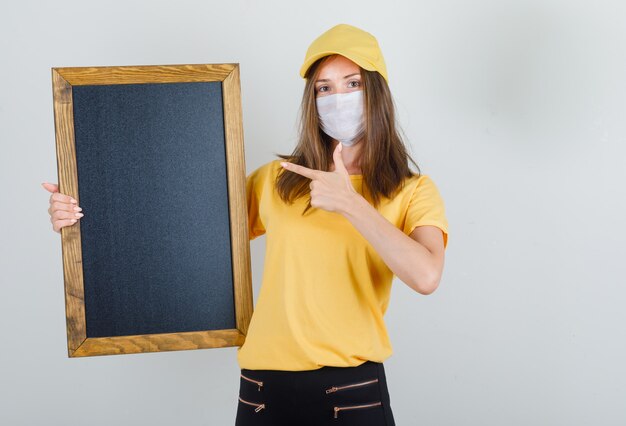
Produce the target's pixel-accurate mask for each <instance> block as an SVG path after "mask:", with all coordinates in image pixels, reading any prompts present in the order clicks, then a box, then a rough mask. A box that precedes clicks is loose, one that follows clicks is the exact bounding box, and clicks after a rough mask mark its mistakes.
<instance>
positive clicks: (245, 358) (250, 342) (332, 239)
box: [237, 160, 448, 371]
mask: <svg viewBox="0 0 626 426" xmlns="http://www.w3.org/2000/svg"><path fill="white" fill-rule="evenodd" d="M280 161H282V160H273V161H270V162H269V163H266V164H265V165H263V166H261V167H259V168H258V169H256V170H255V171H253V172H252V173H251V174H250V175H249V176H248V178H247V181H246V186H247V197H248V217H249V231H250V239H254V238H256V237H258V236H260V235H263V234H266V254H265V265H264V270H263V281H262V283H261V288H260V290H259V296H258V300H257V302H256V306H255V308H254V313H253V315H252V319H251V322H250V326H249V329H248V334H247V336H246V339H245V342H244V344H243V345H242V346H241V347H239V348H237V359H238V363H239V366H240V368H245V369H249V370H259V369H267V370H291V371H295V370H315V369H318V368H321V367H323V366H343V367H347V366H357V365H360V364H362V363H363V362H365V361H367V360H371V361H377V362H383V361H384V360H385V359H387V358H388V357H389V356H391V354H392V348H391V343H390V341H389V336H388V334H387V329H386V326H385V322H384V320H383V315H384V314H385V311H386V310H387V305H388V304H389V296H390V292H391V282H392V278H393V272H392V271H391V270H390V269H389V267H387V265H386V264H385V263H384V262H383V260H382V259H381V257H380V256H379V255H378V254H377V253H376V251H375V250H374V249H373V247H372V246H371V245H370V244H369V242H368V241H367V240H366V239H365V238H364V237H363V236H362V235H361V234H360V233H359V232H358V231H357V230H356V228H355V227H354V226H353V225H352V224H351V223H350V221H348V219H346V218H345V217H343V216H342V215H341V214H339V213H335V212H329V211H326V210H324V209H320V208H314V207H312V208H311V209H310V210H309V211H308V212H307V213H306V215H305V216H302V211H303V209H304V207H305V206H306V204H307V201H308V200H307V199H308V197H301V198H300V199H298V200H297V201H296V202H294V203H293V204H292V205H289V204H287V203H285V202H283V201H282V199H281V198H280V196H279V195H278V192H277V191H276V190H275V189H274V180H275V178H276V175H277V174H278V171H279V170H280V169H281V168H282V166H281V165H280ZM350 180H351V181H352V184H353V186H354V188H355V190H356V191H357V192H359V193H360V194H362V195H363V191H362V181H363V178H362V176H361V175H351V176H350ZM365 197H366V199H367V200H368V201H370V204H371V199H370V198H369V197H367V196H365ZM382 200H383V201H382V202H381V204H379V207H378V208H377V210H378V212H379V213H380V214H382V215H383V216H384V217H385V218H386V219H387V220H389V221H390V222H391V223H392V224H394V225H395V226H396V227H397V228H399V229H401V230H403V232H404V233H406V234H407V235H408V234H410V233H411V231H413V229H414V228H415V227H416V226H420V225H434V226H437V227H438V228H440V229H441V230H442V231H443V237H444V247H445V246H447V242H448V223H447V220H446V216H445V211H444V203H443V200H442V198H441V196H440V194H439V191H438V190H437V187H436V186H435V184H434V183H433V181H432V180H431V179H430V178H429V177H428V176H427V175H421V176H420V177H412V178H407V180H406V183H405V186H404V188H403V189H402V190H401V191H400V192H399V193H397V195H396V196H395V197H394V198H393V199H388V198H383V199H382Z"/></svg>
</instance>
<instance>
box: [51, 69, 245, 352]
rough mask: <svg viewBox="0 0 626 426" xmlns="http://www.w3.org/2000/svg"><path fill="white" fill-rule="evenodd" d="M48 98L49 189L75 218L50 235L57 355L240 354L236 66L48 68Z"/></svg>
mask: <svg viewBox="0 0 626 426" xmlns="http://www.w3.org/2000/svg"><path fill="white" fill-rule="evenodd" d="M185 71H186V73H185ZM202 71H205V72H204V73H202ZM61 80H63V81H61ZM72 80H73V81H72ZM235 80H236V81H235ZM72 83H73V84H72ZM233 83H236V84H233ZM233 86H235V87H233ZM53 88H54V94H55V124H56V136H57V138H56V139H57V140H56V141H57V161H58V165H59V190H60V192H62V193H66V194H68V195H72V196H74V198H76V199H77V200H78V202H79V205H80V206H81V207H82V208H83V213H84V215H85V216H84V217H83V218H81V219H80V220H79V221H78V222H77V223H76V224H74V225H73V226H71V227H67V228H63V229H62V244H63V253H64V269H65V271H64V278H65V279H64V282H65V290H66V317H67V327H68V354H69V356H70V357H75V356H92V355H106V354H120V353H135V352H155V351H162V350H180V349H198V348H210V347H223V346H234V345H241V344H242V343H243V338H244V336H245V332H246V330H247V325H248V323H249V318H250V315H251V310H252V307H251V283H250V272H249V271H250V267H249V246H248V243H247V241H248V237H247V229H248V227H247V222H246V219H247V214H246V209H245V198H244V192H245V190H244V186H243V183H244V182H245V167H242V166H243V164H244V162H243V140H242V131H241V127H242V126H241V107H240V94H239V79H238V66H237V65H231V66H230V67H229V66H228V64H219V65H214V64H213V65H187V66H143V67H95V68H94V67H91V68H53ZM244 241H245V244H242V243H243V242H244ZM77 267H78V268H77ZM77 269H78V270H77ZM77 293H78V294H77ZM77 296H78V297H77ZM76 299H77V300H76ZM77 305H78V306H77Z"/></svg>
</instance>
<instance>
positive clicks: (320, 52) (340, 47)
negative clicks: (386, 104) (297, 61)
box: [300, 24, 389, 83]
mask: <svg viewBox="0 0 626 426" xmlns="http://www.w3.org/2000/svg"><path fill="white" fill-rule="evenodd" d="M334 54H339V55H341V56H345V57H346V58H348V59H350V60H351V61H352V62H354V63H356V64H357V65H359V66H360V67H361V68H364V69H366V70H368V71H378V72H379V73H380V75H382V76H383V77H384V78H385V80H386V81H387V83H388V82H389V79H388V78H387V66H386V65H385V59H384V58H383V52H382V51H381V50H380V47H379V46H378V41H377V40H376V38H375V37H374V36H373V35H371V34H370V33H368V32H366V31H363V30H361V29H359V28H357V27H353V26H352V25H348V24H339V25H335V26H334V27H332V28H331V29H329V30H328V31H326V32H325V33H323V34H322V35H321V36H319V37H318V38H316V39H315V40H314V41H313V43H311V45H310V46H309V49H308V50H307V51H306V56H305V58H304V63H303V64H302V67H301V68H300V76H301V77H302V78H304V76H305V74H306V72H307V70H308V69H309V67H310V66H311V65H313V63H314V62H315V61H317V60H318V59H319V58H322V57H324V56H328V55H334Z"/></svg>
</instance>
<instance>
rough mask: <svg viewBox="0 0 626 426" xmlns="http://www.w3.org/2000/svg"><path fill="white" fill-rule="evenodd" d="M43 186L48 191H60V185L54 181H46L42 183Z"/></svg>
mask: <svg viewBox="0 0 626 426" xmlns="http://www.w3.org/2000/svg"><path fill="white" fill-rule="evenodd" d="M41 186H43V187H44V189H45V190H46V191H48V192H52V193H55V192H59V185H56V184H54V183H48V182H44V183H42V184H41Z"/></svg>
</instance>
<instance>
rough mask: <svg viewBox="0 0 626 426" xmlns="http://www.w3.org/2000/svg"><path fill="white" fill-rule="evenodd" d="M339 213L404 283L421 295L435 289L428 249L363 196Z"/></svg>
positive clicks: (347, 204) (352, 200)
mask: <svg viewBox="0 0 626 426" xmlns="http://www.w3.org/2000/svg"><path fill="white" fill-rule="evenodd" d="M339 212H340V213H341V214H342V215H343V216H344V217H345V218H346V219H348V220H349V221H350V223H352V225H353V226H354V227H355V228H356V229H357V230H358V231H359V232H360V233H361V235H363V237H365V239H366V240H367V241H368V242H369V243H370V244H371V245H372V247H373V248H374V250H376V252H377V253H378V254H379V255H380V257H381V258H382V259H383V261H384V262H385V264H386V265H387V266H388V267H389V269H390V270H391V271H392V272H393V273H394V274H395V275H396V276H397V277H398V278H400V280H402V282H404V283H405V284H406V285H408V286H409V287H411V288H412V289H413V290H415V291H417V292H418V293H421V294H430V293H432V292H433V291H434V290H435V288H436V286H437V283H436V282H435V275H436V274H435V268H434V264H433V263H434V262H433V259H432V255H431V253H430V251H429V250H428V249H427V248H426V247H424V246H423V245H422V244H420V243H418V242H417V241H415V240H413V239H412V238H411V237H409V236H408V235H406V234H405V233H404V232H402V231H401V230H400V229H398V228H396V227H395V226H394V225H393V224H392V223H391V222H389V221H388V220H387V219H386V218H385V217H384V216H382V215H381V214H380V213H379V212H378V211H377V210H376V209H375V208H374V207H373V206H372V205H371V204H370V203H368V202H367V200H366V199H365V198H363V197H362V196H361V195H360V194H355V195H354V197H353V199H351V200H349V202H346V204H345V206H344V208H343V209H341V210H340V211H339Z"/></svg>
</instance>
